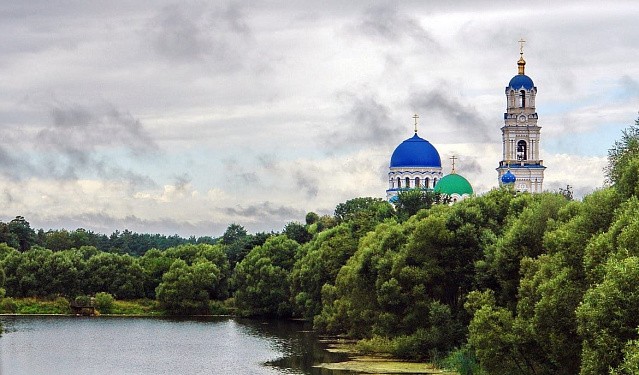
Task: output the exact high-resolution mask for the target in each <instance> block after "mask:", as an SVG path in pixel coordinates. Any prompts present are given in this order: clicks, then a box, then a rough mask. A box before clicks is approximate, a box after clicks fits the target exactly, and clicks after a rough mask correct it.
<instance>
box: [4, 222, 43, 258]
mask: <svg viewBox="0 0 639 375" xmlns="http://www.w3.org/2000/svg"><path fill="white" fill-rule="evenodd" d="M8 229H9V232H11V233H12V234H13V235H15V236H16V238H17V240H18V250H20V251H27V250H29V249H30V248H31V245H33V244H35V243H36V239H37V236H36V233H35V231H34V230H33V229H31V225H30V224H29V222H28V221H26V220H25V218H24V217H22V216H16V218H15V219H13V220H11V221H10V222H9V225H8Z"/></svg>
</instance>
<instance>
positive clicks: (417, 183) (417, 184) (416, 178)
mask: <svg viewBox="0 0 639 375" xmlns="http://www.w3.org/2000/svg"><path fill="white" fill-rule="evenodd" d="M420 182H421V181H419V177H415V187H416V188H418V187H421V186H420Z"/></svg>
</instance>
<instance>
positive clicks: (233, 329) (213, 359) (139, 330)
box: [0, 316, 347, 375]
mask: <svg viewBox="0 0 639 375" xmlns="http://www.w3.org/2000/svg"><path fill="white" fill-rule="evenodd" d="M0 321H1V322H2V324H3V325H4V328H5V333H4V334H3V335H2V336H0V374H1V375H13V374H19V375H32V374H33V375H43V374H47V375H58V374H60V375H61V374H64V375H76V374H77V375H88V374H91V375H93V374H96V375H97V374H127V375H137V374H139V375H147V374H148V375H151V374H153V375H155V374H171V375H176V374H185V375H186V374H247V375H249V374H251V375H252V374H256V375H262V374H312V375H338V374H339V375H343V374H347V373H346V372H338V371H329V370H323V369H322V370H320V369H317V368H313V367H312V366H313V365H315V364H318V363H321V362H334V361H337V360H340V359H343V357H341V356H339V355H335V354H332V353H329V352H327V351H326V350H325V347H324V346H323V345H322V344H320V343H319V341H318V340H317V337H316V336H315V334H314V333H312V332H310V331H308V329H309V326H308V325H306V324H304V323H299V322H288V321H285V322H282V321H261V320H244V319H236V318H227V317H220V318H206V319H197V320H193V319H189V320H171V319H158V318H120V317H98V318H81V317H62V316H50V317H42V316H37V317H36V316H18V317H14V316H3V317H0Z"/></svg>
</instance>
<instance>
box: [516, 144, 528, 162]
mask: <svg viewBox="0 0 639 375" xmlns="http://www.w3.org/2000/svg"><path fill="white" fill-rule="evenodd" d="M526 151H527V150H526V141H523V140H522V141H519V142H517V160H527V159H528V155H527V152H526Z"/></svg>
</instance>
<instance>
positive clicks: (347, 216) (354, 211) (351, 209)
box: [335, 197, 393, 222]
mask: <svg viewBox="0 0 639 375" xmlns="http://www.w3.org/2000/svg"><path fill="white" fill-rule="evenodd" d="M360 215H366V216H369V215H373V216H375V218H376V220H377V221H382V220H384V219H385V218H388V217H391V216H392V215H393V207H392V206H391V205H390V203H388V202H387V201H385V200H384V199H381V198H371V197H365V198H354V199H350V200H348V201H346V202H344V203H340V204H338V205H337V207H335V219H337V221H338V222H343V221H349V220H353V219H355V218H356V217H358V216H360Z"/></svg>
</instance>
